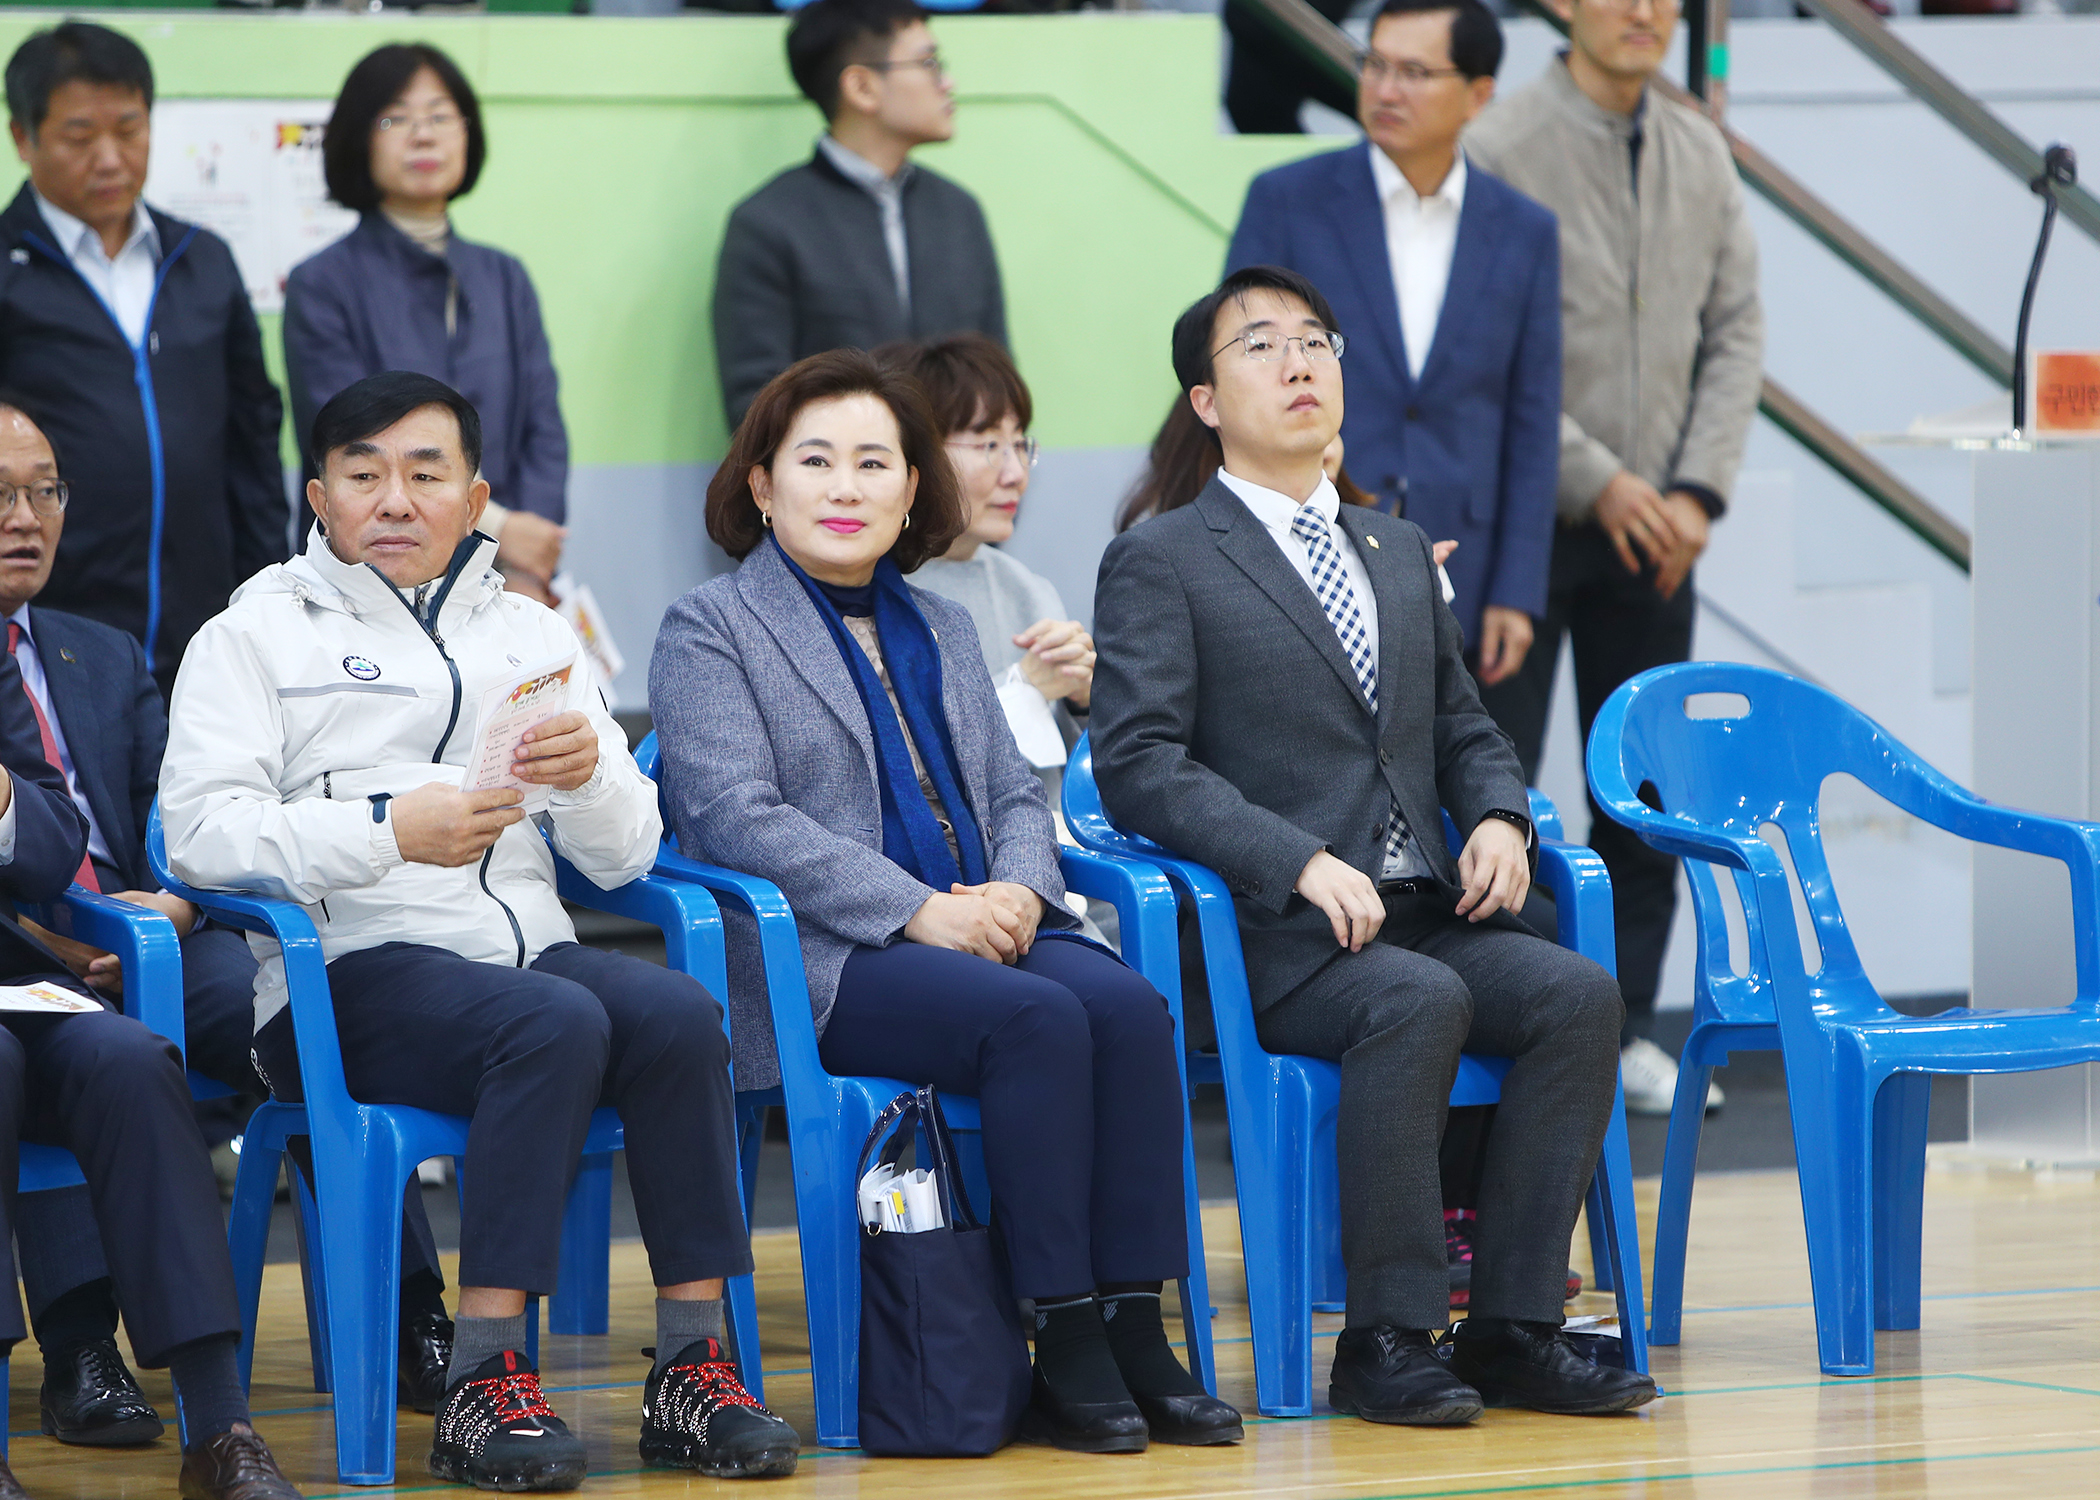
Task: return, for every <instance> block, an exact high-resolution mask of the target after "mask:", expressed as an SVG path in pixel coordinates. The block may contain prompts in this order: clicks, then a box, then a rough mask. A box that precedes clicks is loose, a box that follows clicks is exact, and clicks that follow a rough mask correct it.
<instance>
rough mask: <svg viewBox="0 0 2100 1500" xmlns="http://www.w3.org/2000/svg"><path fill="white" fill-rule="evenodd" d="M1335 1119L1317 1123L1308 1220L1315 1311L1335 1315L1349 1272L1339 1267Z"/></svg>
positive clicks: (1342, 1307)
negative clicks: (1309, 1216) (1317, 1143)
mask: <svg viewBox="0 0 2100 1500" xmlns="http://www.w3.org/2000/svg"><path fill="white" fill-rule="evenodd" d="M1334 1124H1335V1122H1334V1116H1332V1115H1329V1116H1328V1117H1327V1118H1326V1119H1324V1120H1322V1121H1320V1123H1319V1125H1318V1126H1317V1127H1316V1128H1315V1130H1314V1132H1313V1138H1314V1139H1315V1140H1316V1141H1318V1142H1319V1143H1320V1144H1319V1145H1318V1146H1316V1147H1315V1148H1314V1150H1313V1153H1312V1168H1311V1183H1310V1186H1309V1194H1310V1196H1309V1202H1310V1205H1311V1214H1312V1217H1311V1218H1310V1219H1309V1220H1308V1221H1307V1226H1306V1227H1307V1231H1308V1243H1307V1251H1308V1253H1309V1254H1310V1255H1311V1256H1312V1306H1313V1311H1314V1312H1323V1313H1338V1312H1346V1311H1348V1308H1349V1273H1348V1270H1347V1268H1346V1267H1345V1266H1343V1264H1342V1182H1341V1162H1340V1160H1339V1158H1338V1157H1337V1156H1336V1154H1335V1149H1334Z"/></svg>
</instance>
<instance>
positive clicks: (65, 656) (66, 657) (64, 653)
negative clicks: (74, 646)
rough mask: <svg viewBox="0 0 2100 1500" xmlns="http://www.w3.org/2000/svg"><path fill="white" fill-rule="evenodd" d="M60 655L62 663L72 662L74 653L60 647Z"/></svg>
mask: <svg viewBox="0 0 2100 1500" xmlns="http://www.w3.org/2000/svg"><path fill="white" fill-rule="evenodd" d="M58 655H59V659H60V660H61V661H71V660H72V659H73V653H72V652H70V651H68V650H67V649H66V648H65V647H64V646H60V647H59V648H58Z"/></svg>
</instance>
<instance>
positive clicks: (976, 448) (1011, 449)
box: [948, 437, 1043, 469]
mask: <svg viewBox="0 0 2100 1500" xmlns="http://www.w3.org/2000/svg"><path fill="white" fill-rule="evenodd" d="M948 446H949V447H951V448H953V449H955V451H956V452H958V453H967V454H969V455H971V456H972V457H973V458H975V459H976V460H977V462H979V463H980V464H983V465H984V466H985V467H986V468H987V469H1003V468H1005V467H1006V455H1007V454H1009V453H1011V454H1012V455H1013V456H1014V459H1015V461H1016V462H1018V463H1019V464H1020V465H1021V467H1022V468H1024V469H1032V468H1034V467H1035V466H1036V464H1037V463H1038V462H1039V461H1040V460H1041V458H1042V456H1043V445H1042V444H1041V443H1039V442H1037V441H1036V440H1035V439H1034V438H1032V437H1024V438H1015V439H1014V440H1013V441H1012V442H1011V443H1008V442H1002V441H1001V440H1000V439H998V438H984V439H982V440H980V439H977V438H950V439H948Z"/></svg>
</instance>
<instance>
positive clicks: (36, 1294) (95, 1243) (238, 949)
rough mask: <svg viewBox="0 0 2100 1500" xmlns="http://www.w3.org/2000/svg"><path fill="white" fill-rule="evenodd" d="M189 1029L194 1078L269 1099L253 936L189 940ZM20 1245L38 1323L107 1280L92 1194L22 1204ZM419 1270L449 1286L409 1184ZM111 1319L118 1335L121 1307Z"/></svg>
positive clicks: (201, 932) (186, 1039)
mask: <svg viewBox="0 0 2100 1500" xmlns="http://www.w3.org/2000/svg"><path fill="white" fill-rule="evenodd" d="M182 1026H183V1052H184V1061H185V1062H186V1063H187V1064H188V1066H189V1068H190V1070H191V1071H192V1072H195V1073H200V1074H202V1075H203V1076H204V1077H206V1078H209V1079H210V1080H211V1081H212V1082H214V1083H217V1084H222V1085H224V1086H225V1087H227V1088H230V1089H232V1090H233V1091H234V1092H235V1093H237V1094H256V1095H261V1094H267V1093H269V1089H268V1087H266V1086H265V1085H264V1083H263V1081H262V1080H261V1079H260V1078H258V1077H257V1076H256V1073H255V1065H254V1064H253V1063H252V1062H251V1061H250V1060H249V1056H248V1048H249V1045H250V1043H251V1041H252V1040H253V1036H254V1032H255V955H254V954H253V953H252V952H250V951H249V948H248V939H247V938H246V937H245V936H244V935H243V934H241V933H240V932H237V931H235V930H234V929H233V928H230V927H219V926H215V925H213V924H212V923H209V922H204V923H199V924H198V925H197V927H196V928H195V929H194V930H192V931H191V933H190V935H189V936H188V937H186V938H184V939H183V940H182ZM302 1146H303V1143H302ZM297 1155H299V1157H300V1158H301V1167H302V1170H303V1169H304V1166H305V1159H306V1157H307V1153H306V1152H305V1151H304V1150H303V1149H302V1150H300V1151H298V1152H297ZM15 1244H16V1247H17V1253H18V1255H19V1256H20V1259H21V1270H22V1296H23V1298H24V1299H25V1300H26V1301H27V1302H28V1303H29V1321H30V1323H31V1325H32V1326H35V1325H37V1324H38V1323H39V1321H40V1320H41V1318H42V1317H43V1314H44V1309H46V1308H47V1307H49V1306H50V1305H51V1304H52V1303H53V1302H56V1301H57V1300H58V1299H59V1298H60V1297H61V1296H63V1295H64V1294H65V1293H67V1292H70V1291H72V1290H73V1289H74V1288H75V1287H80V1286H86V1285H87V1284H88V1283H90V1282H93V1281H100V1280H102V1279H103V1278H105V1277H107V1276H108V1275H109V1266H108V1264H107V1262H105V1261H104V1260H103V1258H102V1235H101V1231H100V1230H99V1229H98V1228H97V1227H96V1224H95V1210H94V1204H93V1203H92V1201H91V1200H90V1195H89V1193H88V1190H87V1189H86V1188H84V1187H78V1188H59V1189H56V1190H55V1191H52V1192H48V1193H32V1194H30V1195H29V1196H28V1197H26V1198H24V1199H23V1200H22V1202H21V1205H20V1207H19V1208H17V1210H16V1218H15ZM417 1272H422V1273H423V1274H424V1275H425V1276H427V1277H429V1278H431V1279H432V1280H433V1281H434V1282H435V1290H437V1291H442V1290H443V1289H444V1285H445V1281H444V1276H443V1274H442V1273H441V1272H440V1271H439V1270H438V1253H437V1241H436V1239H435V1238H434V1237H433V1236H432V1234H431V1232H430V1216H429V1214H428V1213H426V1212H425V1211H424V1208H423V1194H422V1192H421V1191H420V1189H419V1188H418V1187H417V1185H416V1184H415V1183H413V1182H411V1183H410V1184H409V1188H408V1193H407V1197H406V1200H405V1203H404V1207H403V1210H402V1225H401V1274H402V1275H403V1276H404V1277H408V1276H413V1275H415V1274H416V1273H417ZM110 1319H111V1321H110V1328H111V1331H112V1332H114V1331H115V1327H116V1323H115V1310H114V1309H111V1313H110ZM40 1336H41V1335H40Z"/></svg>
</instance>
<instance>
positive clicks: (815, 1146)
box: [635, 734, 1217, 1448]
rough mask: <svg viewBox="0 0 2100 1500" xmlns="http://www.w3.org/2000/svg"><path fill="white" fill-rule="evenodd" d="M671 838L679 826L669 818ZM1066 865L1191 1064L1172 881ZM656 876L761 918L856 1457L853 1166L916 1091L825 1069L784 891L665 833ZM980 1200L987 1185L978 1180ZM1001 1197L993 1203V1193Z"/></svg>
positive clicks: (821, 1342)
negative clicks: (887, 1111) (685, 883)
mask: <svg viewBox="0 0 2100 1500" xmlns="http://www.w3.org/2000/svg"><path fill="white" fill-rule="evenodd" d="M635 760H636V762H637V763H638V764H639V765H640V766H641V767H642V770H643V771H644V773H646V774H648V775H650V776H654V775H656V773H657V770H658V752H657V746H656V737H655V736H654V735H653V734H652V735H650V736H649V737H648V738H647V739H645V740H644V741H643V742H642V744H641V747H640V748H639V749H638V750H637V751H636V752H635ZM665 826H666V828H667V829H668V828H669V827H670V826H671V825H670V820H669V819H668V818H666V820H665ZM1059 868H1060V870H1061V872H1062V873H1063V875H1064V881H1065V886H1066V888H1067V889H1068V890H1071V891H1075V892H1077V893H1079V894H1080V895H1083V896H1090V897H1092V898H1094V899H1095V900H1099V901H1108V902H1111V903H1113V904H1114V906H1115V908H1116V913H1117V916H1118V918H1119V920H1120V922H1121V926H1122V942H1123V958H1124V960H1125V961H1126V962H1127V963H1128V964H1129V965H1130V966H1131V967H1132V968H1133V969H1136V970H1137V971H1138V972H1139V973H1140V974H1143V975H1144V976H1145V978H1146V979H1147V980H1149V981H1150V982H1151V983H1152V985H1153V986H1154V987H1155V988H1157V989H1158V990H1159V992H1160V993H1161V994H1162V995H1164V996H1166V998H1167V1002H1168V1006H1169V1009H1170V1010H1171V1011H1172V1013H1173V1017H1174V1039H1175V1053H1176V1056H1177V1057H1185V1055H1186V1047H1185V1046H1184V1045H1183V1034H1182V1018H1181V977H1180V976H1181V959H1180V953H1179V950H1178V948H1177V946H1176V942H1175V934H1174V897H1173V893H1172V892H1171V891H1170V890H1169V889H1168V888H1167V884H1166V882H1165V881H1164V880H1163V879H1161V877H1160V876H1159V874H1158V873H1157V872H1156V871H1154V870H1152V869H1150V868H1149V867H1147V866H1145V865H1142V864H1133V863H1131V862H1129V861H1125V860H1120V859H1114V858H1108V857H1104V856H1101V855H1097V854H1089V853H1086V852H1083V851H1081V850H1077V849H1065V850H1063V851H1062V858H1061V860H1060V862H1059ZM655 873H656V874H658V875H664V876H670V877H673V878H676V879H680V880H690V881H693V882H695V883H698V884H702V885H705V886H706V887H707V888H708V889H709V890H711V891H713V892H714V893H715V894H716V895H717V896H718V897H720V898H722V899H723V900H725V901H728V902H730V903H732V904H733V905H736V906H739V907H741V908H743V909H744V910H745V911H747V912H749V913H750V914H751V915H752V917H753V918H754V919H755V921H756V922H757V924H758V936H759V948H760V956H761V958H762V960H763V962H764V965H765V974H766V990H767V999H768V1002H769V1004H770V1007H771V1011H772V1017H773V1041H774V1046H775V1049H776V1052H777V1055H778V1058H779V1062H780V1074H781V1078H782V1087H781V1089H780V1090H778V1091H777V1092H775V1091H766V1092H765V1093H763V1094H759V1095H755V1096H746V1097H749V1098H756V1099H757V1100H759V1101H760V1102H767V1103H769V1102H784V1103H785V1105H786V1107H787V1117H788V1145H789V1149H790V1150H791V1152H792V1153H793V1155H794V1162H795V1210H796V1221H797V1224H798V1226H799V1229H800V1234H801V1241H802V1288H803V1298H804V1302H805V1304H806V1305H807V1308H808V1312H809V1344H810V1367H811V1370H812V1381H813V1384H814V1387H815V1395H816V1407H817V1442H818V1444H819V1445H820V1446H823V1447H827V1448H851V1447H853V1446H855V1445H856V1444H857V1443H858V1442H859V1429H860V1224H859V1220H858V1217H857V1215H856V1214H855V1212H854V1209H853V1202H854V1193H855V1183H854V1180H853V1169H854V1165H855V1162H856V1160H857V1158H858V1156H859V1154H860V1149H861V1145H862V1143H863V1142H864V1141H865V1140H866V1139H867V1134H868V1131H869V1130H870V1129H871V1128H872V1127H873V1126H874V1123H875V1118H876V1116H877V1115H879V1114H880V1113H881V1112H882V1109H883V1106H884V1105H886V1104H888V1103H889V1102H890V1100H891V1099H893V1098H895V1097H896V1096H897V1095H898V1094H899V1093H901V1092H902V1091H904V1090H905V1089H907V1088H909V1087H911V1085H910V1084H908V1083H905V1082H904V1081H902V1080H900V1079H895V1078H858V1077H844V1076H840V1075H837V1074H833V1073H829V1072H826V1071H825V1069H824V1065H823V1062H822V1061H821V1059H820V1058H819V1057H818V1055H817V1031H816V1025H815V1021H814V1018H813V1016H812V1015H811V1012H810V1004H809V980H808V976H807V974H806V973H805V972H804V970H803V967H802V946H801V942H800V940H799V938H798V937H797V936H796V929H795V916H794V913H793V912H792V911H791V910H790V909H789V908H788V904H787V899H786V898H785V897H784V896H782V895H781V893H780V891H779V888H778V887H776V886H774V885H773V884H772V883H771V882H769V881H765V880H760V879H758V878H756V877H755V876H750V875H741V874H738V873H737V872H735V871H733V870H724V869H721V868H719V867H717V866H714V865H704V864H701V863H699V862H698V861H696V860H692V859H688V858H687V857H686V856H685V855H683V854H681V853H679V852H678V849H677V845H676V843H675V842H674V841H673V836H671V835H668V834H667V836H666V841H665V844H664V848H663V852H662V853H661V854H660V855H659V856H658V857H657V862H656V869H655ZM1187 1092H1188V1080H1187V1076H1186V1073H1184V1075H1183V1079H1182V1093H1183V1095H1184V1105H1183V1123H1182V1137H1183V1145H1182V1182H1183V1201H1184V1205H1185V1212H1186V1217H1187V1224H1188V1240H1189V1274H1188V1276H1187V1277H1186V1278H1185V1279H1183V1281H1182V1282H1181V1316H1182V1328H1183V1331H1184V1334H1185V1335H1186V1339H1187V1345H1186V1348H1187V1352H1188V1362H1189V1368H1190V1370H1191V1372H1192V1373H1193V1374H1194V1375H1195V1376H1196V1378H1197V1379H1199V1380H1201V1381H1202V1382H1203V1384H1204V1388H1205V1389H1207V1390H1209V1391H1211V1392H1212V1393H1213V1394H1215V1393H1216V1391H1217V1367H1216V1362H1215V1360H1214V1359H1213V1357H1212V1351H1211V1330H1210V1319H1211V1302H1210V1277H1209V1274H1208V1272H1207V1270H1206V1268H1205V1265H1204V1260H1203V1216H1202V1205H1201V1202H1200V1201H1199V1200H1198V1198H1197V1196H1196V1153H1195V1147H1194V1144H1193V1142H1192V1141H1191V1140H1190V1138H1189V1132H1188V1122H1187V1112H1186V1109H1187V1106H1186V1102H1185V1099H1186V1095H1187ZM942 1103H943V1105H944V1107H945V1112H946V1114H947V1116H948V1123H949V1126H950V1128H951V1129H952V1130H954V1131H955V1132H956V1133H957V1134H959V1135H960V1134H973V1135H974V1134H976V1133H979V1132H981V1130H982V1121H981V1119H980V1117H979V1114H978V1108H977V1101H976V1100H975V1099H967V1098H963V1097H960V1096H957V1095H943V1097H942ZM972 1190H973V1192H981V1191H982V1190H983V1185H982V1183H981V1182H980V1183H973V1184H972ZM986 1196H987V1197H988V1196H989V1195H988V1194H987V1195H986Z"/></svg>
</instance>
